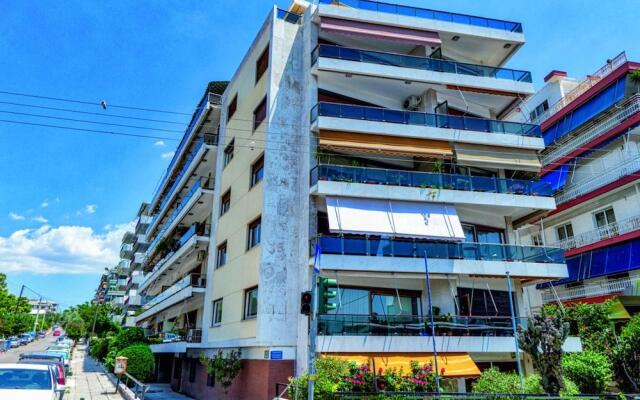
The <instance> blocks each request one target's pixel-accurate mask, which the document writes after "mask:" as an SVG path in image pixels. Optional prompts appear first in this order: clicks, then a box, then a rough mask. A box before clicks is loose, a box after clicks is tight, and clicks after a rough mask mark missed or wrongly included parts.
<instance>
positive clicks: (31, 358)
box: [18, 352, 66, 386]
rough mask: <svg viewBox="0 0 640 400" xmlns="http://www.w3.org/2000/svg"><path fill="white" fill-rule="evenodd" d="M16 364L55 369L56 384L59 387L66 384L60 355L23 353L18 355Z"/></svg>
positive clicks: (62, 358)
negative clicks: (46, 366)
mask: <svg viewBox="0 0 640 400" xmlns="http://www.w3.org/2000/svg"><path fill="white" fill-rule="evenodd" d="M18 364H42V365H51V366H53V367H55V369H54V372H55V375H56V382H57V384H58V385H59V386H64V385H65V384H66V376H65V371H64V357H63V356H62V355H56V354H47V353H37V352H36V353H24V354H20V357H19V360H18Z"/></svg>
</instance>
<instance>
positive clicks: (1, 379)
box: [0, 364, 64, 400]
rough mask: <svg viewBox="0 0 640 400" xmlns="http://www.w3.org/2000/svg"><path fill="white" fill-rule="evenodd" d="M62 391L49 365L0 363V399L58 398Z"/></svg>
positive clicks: (45, 399) (40, 399) (58, 399)
mask: <svg viewBox="0 0 640 400" xmlns="http://www.w3.org/2000/svg"><path fill="white" fill-rule="evenodd" d="M63 393H64V388H61V387H59V386H58V384H57V382H56V379H55V372H54V369H53V367H52V366H50V365H40V364H0V399H11V400H60V399H61V398H62V397H61V395H62V394H63Z"/></svg>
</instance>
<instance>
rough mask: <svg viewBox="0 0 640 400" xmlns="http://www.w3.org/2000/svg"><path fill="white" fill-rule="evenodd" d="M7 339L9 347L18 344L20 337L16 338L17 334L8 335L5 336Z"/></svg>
mask: <svg viewBox="0 0 640 400" xmlns="http://www.w3.org/2000/svg"><path fill="white" fill-rule="evenodd" d="M7 341H8V342H9V347H11V348H14V347H18V346H20V339H18V337H17V336H9V337H8V338H7Z"/></svg>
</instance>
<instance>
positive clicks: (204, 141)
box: [146, 134, 218, 234]
mask: <svg viewBox="0 0 640 400" xmlns="http://www.w3.org/2000/svg"><path fill="white" fill-rule="evenodd" d="M217 144H218V135H217V134H205V135H204V136H203V137H200V138H199V139H198V140H197V141H196V143H195V145H194V147H193V150H191V152H190V153H189V155H188V156H187V158H186V159H185V161H184V163H183V166H182V168H181V169H180V171H179V172H178V174H177V175H176V177H175V179H174V181H173V184H172V185H171V187H170V188H169V190H167V192H166V194H165V196H164V197H163V199H162V201H161V202H160V204H159V205H158V206H157V207H156V213H155V214H154V215H153V219H152V220H151V223H150V224H149V225H148V226H147V230H146V233H147V234H149V233H151V230H152V229H153V228H154V227H155V223H156V221H157V220H158V218H160V217H161V216H162V215H163V211H164V207H165V206H166V205H167V203H168V202H169V199H171V198H172V197H173V193H174V192H175V191H176V189H177V188H178V184H179V183H180V181H181V180H182V177H183V176H184V175H185V174H186V173H187V171H188V170H189V167H190V166H191V162H192V161H193V159H194V158H195V157H196V155H197V154H198V152H199V151H200V149H201V148H202V147H203V146H204V145H217Z"/></svg>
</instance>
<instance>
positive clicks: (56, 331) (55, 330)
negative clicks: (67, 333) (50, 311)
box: [53, 328, 62, 336]
mask: <svg viewBox="0 0 640 400" xmlns="http://www.w3.org/2000/svg"><path fill="white" fill-rule="evenodd" d="M60 335H62V329H60V328H55V329H54V330H53V336H60Z"/></svg>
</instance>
